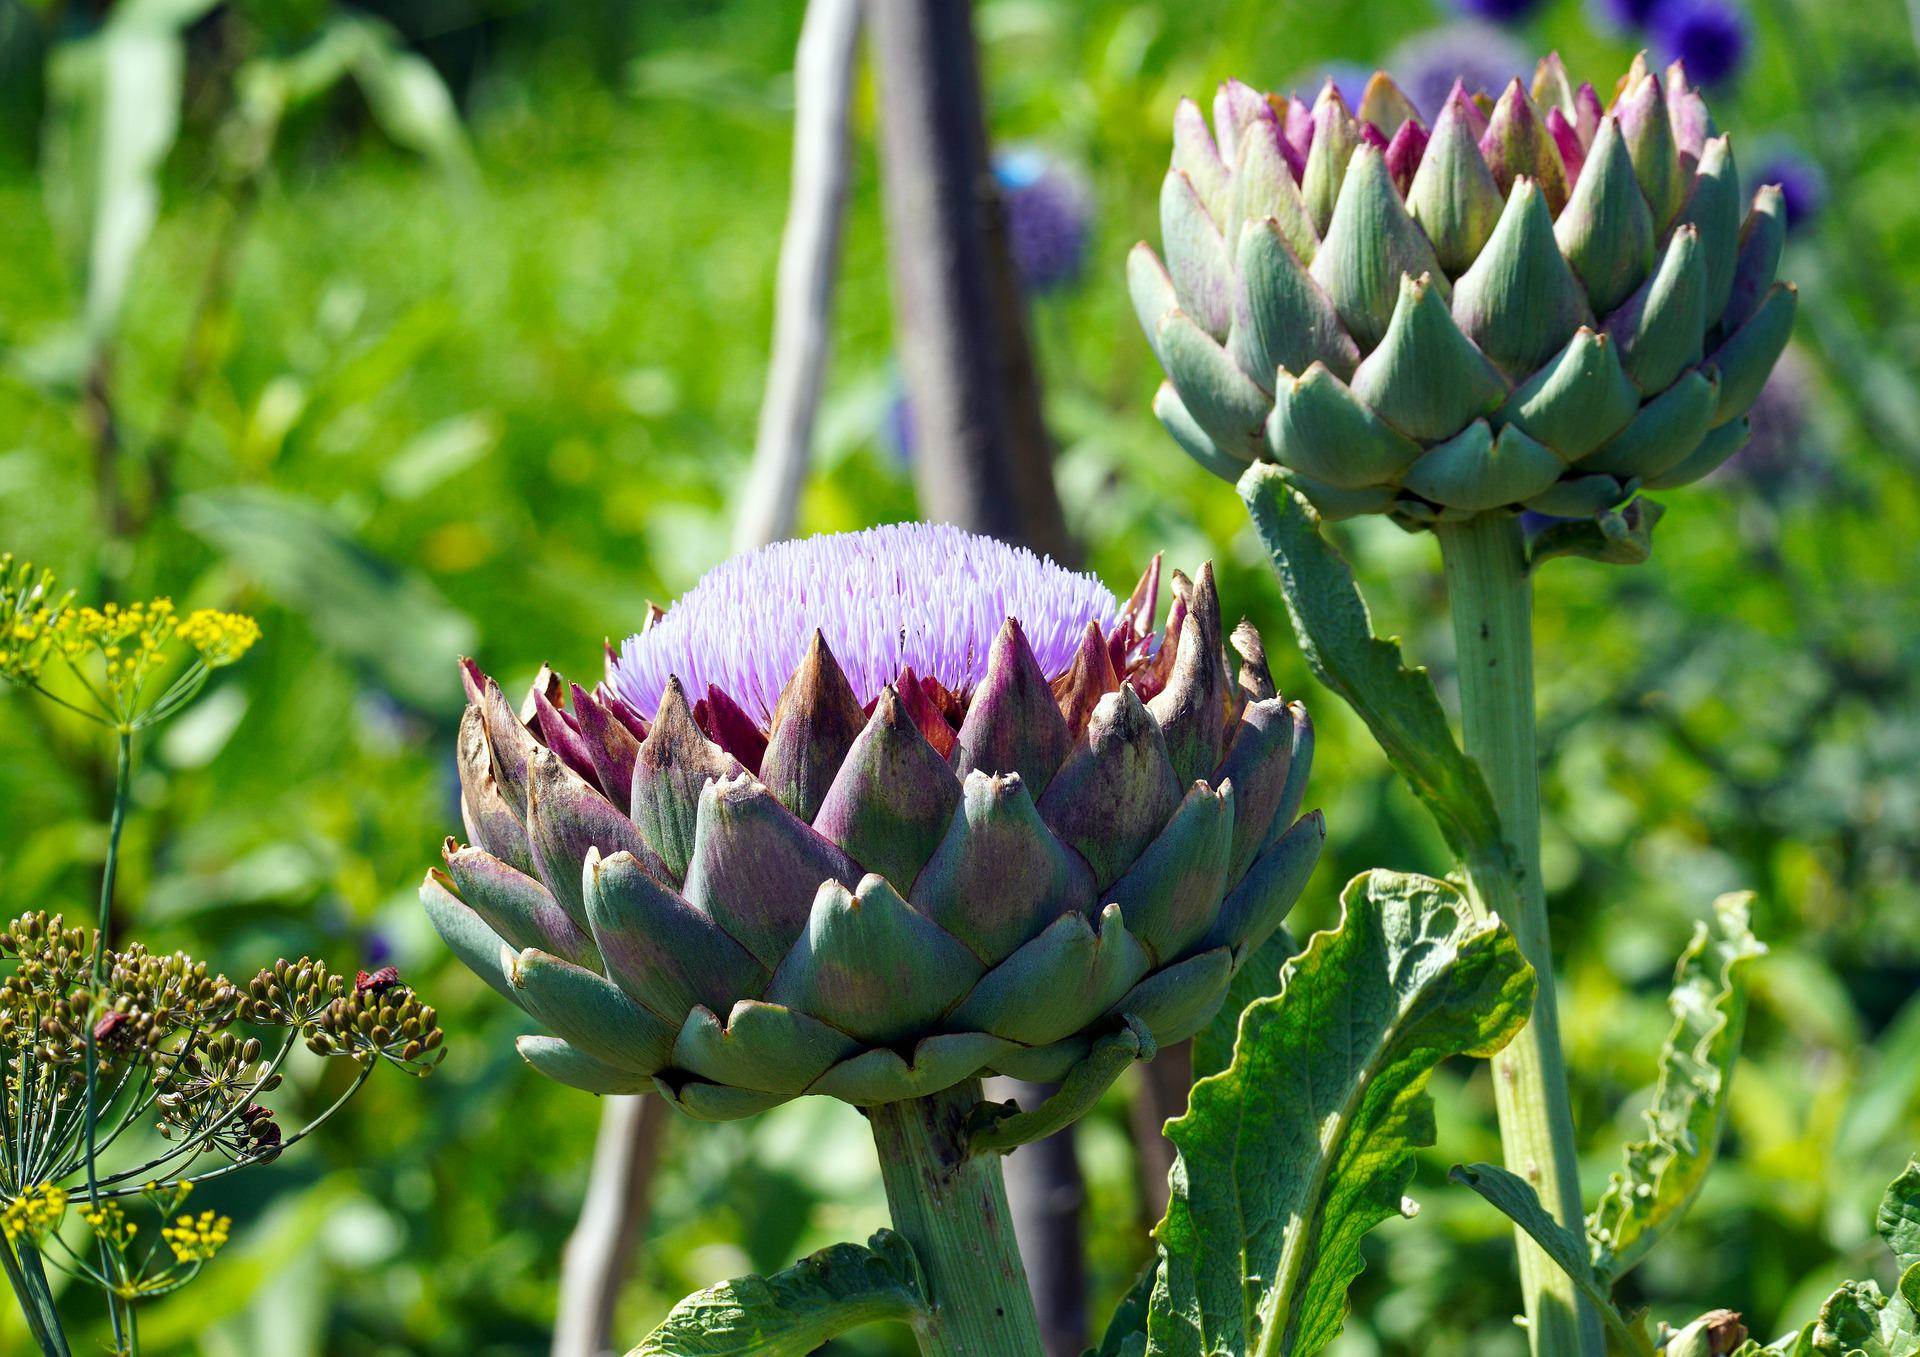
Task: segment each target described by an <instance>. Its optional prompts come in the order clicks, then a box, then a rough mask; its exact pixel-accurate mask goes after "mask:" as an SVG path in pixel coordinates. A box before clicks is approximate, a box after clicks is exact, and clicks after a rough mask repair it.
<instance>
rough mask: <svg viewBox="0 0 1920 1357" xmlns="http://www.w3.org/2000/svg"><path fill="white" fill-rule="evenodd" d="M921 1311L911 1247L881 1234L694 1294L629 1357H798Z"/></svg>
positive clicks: (922, 1291) (922, 1296) (921, 1286)
mask: <svg viewBox="0 0 1920 1357" xmlns="http://www.w3.org/2000/svg"><path fill="white" fill-rule="evenodd" d="M925 1308H926V1285H925V1282H924V1281H923V1279H922V1277H921V1275H920V1263H919V1260H918V1259H916V1258H915V1257H914V1256H913V1249H912V1247H911V1246H910V1245H909V1244H908V1243H907V1241H906V1240H904V1239H902V1238H901V1237H900V1236H899V1235H897V1234H895V1233H893V1231H891V1230H882V1231H880V1232H879V1233H878V1234H876V1235H874V1237H873V1238H872V1239H871V1240H869V1241H868V1243H867V1244H866V1245H865V1246H862V1245H859V1244H835V1245H833V1246H831V1247H830V1248H825V1249H822V1250H820V1252H818V1253H815V1254H810V1255H809V1256H807V1257H805V1258H802V1259H801V1260H800V1261H799V1262H797V1263H795V1264H794V1265H793V1266H792V1267H790V1268H786V1269H784V1270H782V1271H780V1272H776V1273H774V1274H773V1275H771V1276H768V1277H736V1278H734V1279H733V1280H732V1281H730V1282H722V1283H720V1285H718V1286H710V1287H708V1288H707V1289H706V1290H705V1291H698V1292H695V1293H694V1294H693V1295H691V1296H688V1297H687V1298H686V1299H685V1300H683V1301H681V1302H680V1303H679V1304H678V1305H676V1306H674V1307H673V1309H672V1310H671V1311H669V1312H668V1314H667V1317H666V1318H665V1319H664V1320H662V1321H661V1323H660V1327H659V1328H657V1329H655V1330H654V1331H653V1332H652V1333H650V1334H648V1335H647V1337H646V1339H645V1341H643V1342H642V1343H641V1344H640V1346H639V1347H637V1348H635V1349H634V1350H633V1351H632V1352H631V1353H629V1354H628V1357H805V1354H807V1353H809V1352H812V1351H813V1350H814V1349H815V1348H817V1347H819V1346H820V1345H821V1344H822V1343H825V1342H826V1341H827V1340H828V1339H830V1338H832V1337H834V1336H835V1335H836V1334H842V1333H845V1332H846V1331H847V1330H848V1329H853V1328H858V1327H859V1326H860V1325H862V1324H872V1323H875V1322H877V1321H880V1320H899V1321H901V1322H903V1323H908V1324H911V1323H914V1322H915V1321H916V1320H917V1319H918V1318H919V1317H920V1315H921V1314H922V1313H923V1311H924V1310H925Z"/></svg>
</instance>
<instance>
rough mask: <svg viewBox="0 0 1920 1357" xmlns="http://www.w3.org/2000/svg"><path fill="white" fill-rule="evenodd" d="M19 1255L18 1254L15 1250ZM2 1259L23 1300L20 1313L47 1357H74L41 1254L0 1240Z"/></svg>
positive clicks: (24, 1243) (21, 1244) (22, 1244)
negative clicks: (16, 1250)
mask: <svg viewBox="0 0 1920 1357" xmlns="http://www.w3.org/2000/svg"><path fill="white" fill-rule="evenodd" d="M16 1247H17V1249H18V1252H17V1253H16V1252H15V1249H16ZM0 1255H4V1257H5V1259H6V1270H7V1280H8V1281H9V1282H11V1283H13V1288H14V1291H15V1292H16V1293H17V1294H18V1296H19V1298H20V1310H21V1313H23V1314H24V1315H26V1317H27V1327H28V1328H29V1329H31V1330H32V1331H33V1336H34V1341H35V1342H37V1343H38V1344H39V1345H40V1351H41V1352H42V1353H43V1354H45V1357H73V1349H71V1348H69V1347H68V1346H67V1336H66V1334H65V1333H64V1332H63V1331H62V1330H61V1328H60V1312H59V1311H58V1310H56V1309H55V1308H54V1305H53V1289H52V1288H51V1287H49V1286H48V1285H47V1271H46V1269H45V1268H44V1267H42V1266H41V1265H40V1252H39V1250H38V1249H36V1248H34V1247H33V1245H32V1244H30V1243H28V1242H27V1241H26V1240H25V1239H22V1240H21V1241H20V1242H19V1244H18V1245H17V1246H15V1245H11V1244H9V1243H8V1242H7V1241H6V1240H4V1239H0Z"/></svg>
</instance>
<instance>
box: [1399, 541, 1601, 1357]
mask: <svg viewBox="0 0 1920 1357" xmlns="http://www.w3.org/2000/svg"><path fill="white" fill-rule="evenodd" d="M1435 533H1436V535H1437V536H1438V537H1439V539H1440V556H1441V560H1442V561H1443V562H1444V563H1445V567H1446V578H1447V594H1448V598H1449V600H1450V602H1451V604H1452V608H1453V632H1454V641H1455V646H1456V648H1457V650H1458V655H1459V667H1460V709H1461V726H1462V730H1463V733H1464V735H1465V739H1466V748H1467V752H1468V753H1469V754H1471V755H1472V756H1473V758H1474V760H1475V761H1476V762H1477V763H1478V764H1479V765H1480V770H1481V772H1482V773H1484V774H1485V775H1486V779H1487V783H1488V786H1489V787H1490V789H1491V790H1492V792H1493V801H1494V805H1495V808H1496V809H1497V810H1498V811H1499V813H1500V823H1501V825H1502V826H1503V828H1504V829H1505V831H1506V837H1507V847H1508V850H1509V856H1508V857H1507V858H1506V859H1505V860H1502V859H1501V857H1500V855H1499V854H1498V853H1493V852H1490V853H1487V854H1485V855H1484V859H1485V860H1481V861H1469V862H1466V863H1464V864H1462V865H1463V866H1464V867H1465V868H1466V871H1467V876H1468V882H1469V886H1470V888H1471V890H1472V894H1473V896H1474V898H1475V900H1476V901H1477V903H1478V904H1479V906H1480V907H1481V908H1482V909H1484V910H1486V911H1488V912H1491V913H1496V914H1498V915H1499V916H1500V917H1501V918H1502V919H1505V920H1506V922H1507V926H1508V927H1509V928H1511V929H1512V930H1513V933H1514V937H1515V938H1516V940H1517V941H1518V942H1519V944H1520V950H1521V951H1522V952H1523V953H1524V954H1525V956H1526V958H1527V960H1528V961H1529V962H1530V963H1532V965H1533V968H1534V971H1535V973H1536V974H1537V976H1538V977H1539V989H1538V991H1537V996H1536V998H1535V1000H1534V1008H1533V1020H1532V1021H1531V1022H1530V1023H1529V1024H1528V1025H1527V1027H1526V1030H1525V1031H1523V1032H1522V1033H1521V1034H1520V1035H1519V1036H1518V1037H1516V1038H1514V1040H1513V1042H1512V1044H1511V1045H1509V1046H1508V1047H1507V1048H1506V1049H1505V1050H1504V1051H1502V1052H1501V1053H1500V1054H1499V1055H1497V1056H1495V1057H1494V1061H1493V1071H1494V1089H1495V1096H1496V1102H1497V1106H1498V1111H1499V1116H1500V1138H1501V1142H1502V1145H1503V1148H1504V1152H1505V1156H1506V1162H1507V1167H1508V1168H1510V1169H1511V1170H1513V1171H1514V1172H1515V1173H1518V1174H1520V1175H1521V1176H1522V1177H1524V1178H1525V1179H1526V1180H1527V1181H1528V1182H1529V1183H1531V1184H1532V1185H1533V1187H1534V1190H1535V1191H1537V1192H1538V1193H1539V1194H1540V1200H1541V1202H1542V1203H1543V1204H1544V1205H1545V1206H1546V1208H1547V1210H1548V1211H1550V1212H1552V1213H1553V1217H1554V1219H1556V1220H1558V1221H1559V1222H1560V1223H1561V1224H1562V1225H1565V1226H1566V1227H1567V1228H1568V1229H1570V1230H1572V1231H1574V1232H1575V1234H1582V1233H1584V1228H1585V1227H1584V1211H1583V1208H1582V1206H1581V1201H1580V1176H1579V1163H1578V1158H1577V1146H1576V1144H1575V1141H1574V1135H1573V1107H1572V1103H1571V1101H1570V1099H1569V1097H1568V1093H1567V1071H1566V1064H1565V1061H1564V1059H1563V1057H1562V1055H1561V1049H1560V1015H1559V1010H1558V1007H1557V1004H1556V1001H1555V998H1554V981H1553V948H1552V945H1551V943H1550V941H1549V938H1548V933H1547V906H1546V895H1545V892H1544V890H1543V889H1542V886H1541V882H1540V762H1539V760H1540V756H1539V748H1538V745H1537V742H1536V738H1535V729H1534V707H1533V586H1532V584H1531V582H1530V581H1529V579H1528V576H1527V562H1526V547H1525V539H1524V538H1523V536H1522V534H1521V529H1520V520H1519V518H1518V517H1517V516H1515V515H1513V514H1509V513H1504V512H1499V513H1489V514H1481V515H1479V516H1478V517H1475V518H1471V519H1468V520H1467V521H1465V522H1461V523H1441V524H1438V525H1436V527H1435ZM1515 1237H1516V1240H1517V1242H1518V1246H1519V1250H1520V1278H1521V1285H1522V1288H1523V1290H1524V1291H1525V1294H1526V1309H1527V1323H1528V1333H1529V1335H1530V1337H1531V1340H1532V1346H1533V1352H1534V1354H1535V1357H1600V1354H1601V1353H1602V1351H1603V1350H1604V1347H1603V1339H1602V1335H1601V1329H1600V1320H1599V1316H1598V1315H1596V1314H1595V1313H1594V1312H1593V1309H1592V1308H1591V1307H1590V1306H1588V1305H1586V1304H1585V1303H1583V1302H1582V1301H1581V1299H1580V1298H1579V1296H1578V1294H1577V1293H1576V1291H1575V1290H1574V1286H1573V1283H1572V1282H1571V1281H1570V1280H1569V1279H1568V1278H1567V1276H1566V1275H1565V1274H1564V1273H1562V1272H1561V1271H1560V1270H1559V1269H1558V1268H1557V1267H1555V1266H1554V1264H1553V1263H1552V1262H1551V1261H1550V1260H1549V1259H1548V1258H1547V1256H1546V1255H1545V1254H1544V1253H1542V1252H1541V1251H1540V1249H1539V1247H1538V1246H1537V1245H1536V1244H1534V1243H1533V1241H1532V1240H1530V1239H1529V1238H1527V1237H1526V1236H1525V1235H1524V1234H1520V1233H1518V1232H1516V1236H1515Z"/></svg>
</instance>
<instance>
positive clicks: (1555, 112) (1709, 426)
mask: <svg viewBox="0 0 1920 1357" xmlns="http://www.w3.org/2000/svg"><path fill="white" fill-rule="evenodd" d="M1160 207H1161V233H1162V242H1163V246H1164V249H1165V252H1166V259H1165V263H1164V264H1163V263H1162V261H1161V260H1160V258H1159V257H1157V256H1156V255H1155V254H1154V252H1153V251H1152V250H1151V249H1149V248H1148V247H1147V246H1146V245H1144V244H1142V245H1139V246H1136V247H1135V249H1134V252H1133V254H1132V256H1131V258H1130V259H1129V261H1128V274H1129V282H1130V285H1131V289H1132V293H1133V299H1134V306H1135V309H1136V311H1137V312H1138V314H1139V317H1140V321H1141V324H1142V325H1143V326H1144V327H1145V329H1146V332H1147V336H1148V339H1149V341H1150V342H1151V344H1152V345H1153V348H1154V352H1155V353H1156V354H1157V355H1158V357H1159V359H1160V362H1161V366H1162V367H1163V368H1165V370H1166V373H1167V377H1168V381H1167V382H1166V383H1164V384H1163V385H1162V386H1161V388H1160V392H1159V394H1158V396H1157V397H1156V398H1155V401H1154V410H1155V413H1156V414H1158V415H1159V417H1160V419H1161V422H1162V423H1164V424H1165V425H1166V427H1167V430H1168V432H1170V433H1171V434H1172V435H1173V437H1174V439H1175V440H1176V441H1177V442H1178V443H1179V444H1180V445H1181V446H1182V447H1183V448H1185V449H1186V450H1187V452H1189V453H1190V454H1192V455H1193V457H1194V458H1196V459H1197V460H1198V461H1199V462H1200V463H1201V464H1202V465H1204V466H1206V467H1208V468H1209V469H1210V470H1213V471H1215V472H1217V473H1219V474H1220V475H1222V476H1225V477H1227V478H1229V479H1233V478H1237V477H1238V475H1239V473H1240V472H1241V471H1242V470H1243V469H1244V468H1245V467H1246V466H1247V465H1248V464H1249V463H1251V462H1252V461H1254V460H1255V459H1258V458H1262V457H1265V458H1269V459H1271V460H1272V461H1274V462H1277V463H1278V464H1279V465H1280V466H1281V467H1282V468H1283V470H1284V472H1285V475H1286V478H1287V479H1288V480H1289V481H1290V482H1291V483H1292V485H1293V486H1294V487H1295V488H1296V489H1297V490H1298V491H1300V493H1302V494H1303V495H1305V496H1306V497H1307V498H1308V499H1309V500H1310V501H1311V502H1312V503H1313V504H1314V506H1315V507H1316V508H1317V509H1319V511H1320V512H1321V514H1322V515H1324V516H1326V517H1329V518H1343V517H1348V516H1351V515H1355V514H1363V513H1385V514H1390V515H1392V516H1393V517H1394V518H1395V519H1396V520H1397V521H1399V522H1400V523H1401V524H1402V525H1403V526H1407V527H1421V526H1425V525H1428V524H1431V523H1434V522H1438V521H1442V520H1451V519H1460V518H1468V517H1472V516H1473V515H1476V514H1480V513H1485V512H1489V511H1506V510H1519V509H1532V510H1534V511H1537V512H1540V513H1545V514H1552V515H1557V516H1564V517H1586V516H1590V515H1595V514H1599V513H1602V512H1604V511H1606V510H1608V509H1611V508H1612V507H1614V506H1615V505H1618V504H1620V503H1621V502H1623V501H1624V500H1625V499H1627V498H1628V497H1630V496H1631V495H1632V494H1633V493H1634V492H1635V491H1636V490H1637V489H1639V488H1640V487H1643V486H1644V487H1648V488H1653V489H1663V488H1667V487H1671V486H1678V485H1684V484H1686V483H1688V482H1690V481H1694V480H1697V479H1699V478H1700V477H1701V476H1704V475H1706V474H1707V472H1709V471H1711V470H1712V469H1713V468H1714V467H1716V466H1718V465H1719V464H1720V463H1721V462H1722V461H1724V460H1725V459H1726V458H1727V457H1728V456H1729V455H1730V454H1731V453H1732V452H1733V451H1734V450H1735V449H1736V448H1738V447H1739V446H1740V444H1741V443H1742V442H1743V441H1744V440H1745V438H1746V434H1747V424H1746V419H1745V416H1746V412H1747V408H1748V407H1749V406H1750V405H1751V404H1752V403H1753V400H1754V397H1755V396H1756V395H1757V394H1758V393H1759V391H1760V388H1761V386H1762V385H1763V384H1764V383H1765V381H1766V376H1767V373H1768V371H1769V369H1771V368H1772V366H1773V363H1774V360H1775V359H1776V358H1778V357H1779V355H1780V351H1781V349H1782V348H1783V347H1784V346H1785V344H1786V341H1787V335H1788V332H1789V331H1790V330H1791V329H1792V325H1793V315H1794V308H1795V294H1794V289H1793V285H1792V284H1790V283H1776V282H1775V281H1774V274H1775V271H1776V269H1777V268H1778V265H1779V260H1780V251H1781V245H1782V240H1783V237H1784V232H1785V217H1784V212H1783V209H1782V205H1781V196H1780V193H1779V190H1778V189H1777V188H1775V187H1771V186H1770V187H1765V188H1762V189H1761V190H1760V191H1759V192H1758V193H1756V194H1755V195H1754V196H1753V200H1752V204H1751V207H1750V209H1748V210H1746V211H1745V213H1744V219H1743V211H1742V205H1741V201H1740V191H1739V175H1738V172H1737V170H1736V168H1735V165H1734V160H1733V149H1732V145H1731V143H1730V142H1729V140H1728V139H1727V138H1726V137H1725V136H1721V135H1716V134H1715V131H1714V127H1713V124H1712V120H1711V118H1710V117H1709V115H1708V112H1707V107H1706V104H1705V102H1704V101H1703V99H1702V98H1701V96H1700V94H1699V92H1698V91H1697V90H1696V89H1694V88H1693V87H1692V86H1691V85H1690V84H1689V83H1688V81H1687V76H1686V71H1685V69H1684V68H1683V67H1682V66H1681V65H1680V64H1678V63H1675V64H1674V65H1673V66H1671V67H1669V68H1668V70H1667V71H1666V73H1665V77H1664V79H1663V78H1662V77H1661V76H1660V75H1659V74H1657V73H1655V72H1653V71H1651V70H1649V69H1648V68H1647V66H1646V63H1645V62H1644V60H1640V59H1636V60H1635V62H1634V65H1633V67H1632V69H1631V70H1629V71H1628V73H1627V74H1626V76H1625V77H1624V78H1623V79H1622V80H1621V81H1620V83H1619V86H1618V89H1617V90H1616V92H1615V94H1614V98H1613V101H1612V103H1611V104H1610V105H1607V104H1603V103H1602V101H1601V99H1600V97H1599V95H1598V94H1596V93H1595V91H1594V89H1593V87H1592V86H1591V85H1581V86H1579V87H1578V88H1577V89H1576V88H1575V87H1574V86H1573V85H1572V83H1571V81H1570V80H1569V78H1568V76H1567V73H1566V70H1565V68H1564V67H1563V66H1562V64H1561V63H1560V61H1559V59H1558V57H1557V56H1549V57H1547V58H1545V59H1544V60H1542V61H1541V62H1540V63H1539V65H1538V67H1537V69H1536V70H1535V73H1534V77H1533V81H1532V88H1531V89H1529V88H1528V87H1527V86H1526V85H1525V84H1524V83H1523V82H1521V81H1520V80H1514V81H1513V82H1512V83H1511V84H1509V85H1508V86H1507V87H1506V89H1505V90H1504V91H1501V92H1499V94H1498V96H1497V97H1495V96H1494V95H1493V94H1491V93H1489V92H1485V91H1481V92H1475V91H1472V90H1469V89H1467V88H1466V87H1465V86H1464V85H1461V84H1456V86H1455V87H1454V89H1453V92H1452V93H1451V95H1449V97H1448V98H1447V101H1446V104H1445V106H1444V107H1443V108H1442V109H1441V110H1440V113H1439V115H1438V117H1437V118H1436V119H1435V120H1434V122H1433V125H1432V126H1431V128H1429V127H1428V126H1427V125H1426V124H1425V123H1424V122H1423V121H1422V120H1421V118H1420V116H1419V114H1418V113H1417V112H1416V111H1415V109H1414V107H1413V105H1412V103H1411V102H1410V101H1409V99H1408V98H1407V96H1406V95H1405V94H1403V93H1402V92H1401V90H1400V89H1399V87H1398V86H1396V85H1395V84H1394V82H1393V80H1392V79H1391V78H1390V77H1388V76H1387V75H1385V74H1384V73H1379V74H1376V75H1375V76H1374V77H1373V79H1372V81H1371V82H1370V83H1369V84H1368V86H1367V91H1366V94H1365V95H1364V97H1363V98H1362V100H1361V102H1360V105H1359V108H1358V110H1357V111H1354V110H1352V109H1350V108H1349V106H1348V103H1347V101H1346V100H1344V99H1343V98H1341V97H1340V95H1339V93H1338V92H1337V91H1334V90H1331V89H1328V90H1323V91H1322V92H1321V94H1320V96H1319V98H1318V99H1317V100H1316V101H1315V102H1314V103H1313V104H1312V105H1311V106H1309V105H1308V104H1306V103H1304V102H1303V101H1301V100H1300V99H1298V98H1292V97H1281V96H1273V95H1262V94H1259V93H1257V92H1255V91H1254V90H1252V89H1250V88H1249V87H1247V86H1245V85H1242V84H1239V83H1238V82H1229V83H1227V84H1226V85H1223V86H1222V87H1221V89H1220V92H1219V95H1218V97H1217V98H1216V99H1215V101H1214V125H1213V127H1212V129H1211V130H1209V128H1208V126H1207V124H1206V120H1205V119H1204V117H1203V116H1202V115H1201V112H1200V109H1199V108H1198V106H1196V105H1195V104H1194V103H1193V102H1191V101H1185V102H1183V103H1182V104H1181V105H1180V108H1179V111H1178V112H1177V113H1176V114H1175V117H1174V143H1173V165H1172V168H1171V169H1170V170H1169V171H1168V172H1167V176H1166V179H1165V181H1164V183H1163V185H1162V189H1161V197H1160Z"/></svg>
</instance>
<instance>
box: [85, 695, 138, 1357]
mask: <svg viewBox="0 0 1920 1357" xmlns="http://www.w3.org/2000/svg"><path fill="white" fill-rule="evenodd" d="M114 751H115V765H114V777H113V814H112V818H111V819H110V820H109V822H108V826H107V859H106V862H105V863H104V864H102V866H101V869H100V918H99V920H98V926H97V928H96V929H95V932H94V935H93V984H94V988H95V989H96V990H98V989H99V988H100V987H101V985H102V984H103V983H104V982H105V980H106V969H107V933H108V930H109V929H110V928H111V927H112V924H113V886H114V880H115V878H116V877H117V876H118V874H119V870H120V835H121V833H122V832H123V831H124V830H125V829H126V825H127V801H128V800H129V796H128V793H129V790H130V789H131V787H132V784H133V732H132V730H131V729H129V728H127V727H126V726H122V727H121V728H120V729H119V731H118V732H116V735H115V744H114ZM94 1022H95V1019H94V1016H93V1015H92V1013H89V1014H88V1015H87V1035H86V1061H87V1107H86V1137H87V1157H86V1164H87V1202H88V1204H89V1205H92V1206H98V1205H99V1204H100V1177H99V1169H98V1168H97V1166H96V1165H95V1162H94V1161H95V1151H96V1146H95V1143H94V1140H95V1133H96V1131H97V1129H98V1128H97V1127H96V1126H95V1124H94V1123H95V1121H96V1119H97V1118H98V1116H99V1111H100V1106H99V1104H100V1062H99V1061H98V1060H97V1059H96V1058H95V1057H96V1054H97V1052H96V1050H95V1043H96V1041H97V1037H96V1036H95V1034H94ZM99 1243H100V1267H101V1270H102V1273H103V1274H105V1273H108V1272H110V1270H111V1269H110V1267H109V1259H108V1254H107V1241H106V1240H105V1239H104V1238H102V1239H101V1240H100V1241H99ZM107 1317H108V1319H109V1320H111V1321H112V1324H113V1341H114V1346H115V1347H123V1346H124V1345H125V1336H124V1334H123V1333H122V1331H121V1326H120V1311H119V1309H118V1308H117V1307H115V1306H114V1305H113V1304H112V1303H111V1300H109V1303H108V1305H107Z"/></svg>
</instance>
